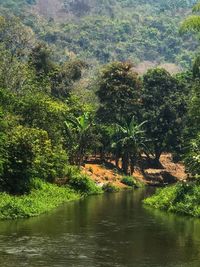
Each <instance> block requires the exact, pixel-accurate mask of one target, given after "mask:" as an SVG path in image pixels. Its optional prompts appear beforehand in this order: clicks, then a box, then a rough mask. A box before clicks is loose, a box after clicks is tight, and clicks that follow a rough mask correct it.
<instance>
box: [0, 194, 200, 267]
mask: <svg viewBox="0 0 200 267" xmlns="http://www.w3.org/2000/svg"><path fill="white" fill-rule="evenodd" d="M147 194H149V192H148V191H146V190H136V191H134V192H123V193H117V194H106V195H100V196H93V197H89V198H86V199H84V200H80V201H76V202H72V203H68V204H67V205H64V206H62V207H60V208H59V209H57V210H55V211H54V212H52V213H49V214H47V215H42V216H40V217H38V218H33V219H28V220H18V221H10V222H0V266H1V267H22V266H28V267H71V266H74V267H107V266H109V267H126V266H127V267H200V220H196V219H192V218H187V217H180V216H176V215H172V214H166V213H163V212H160V211H155V210H152V209H149V208H146V207H144V206H142V204H141V200H142V199H143V198H144V197H145V196H146V195H147Z"/></svg>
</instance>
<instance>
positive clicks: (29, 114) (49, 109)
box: [16, 91, 69, 143]
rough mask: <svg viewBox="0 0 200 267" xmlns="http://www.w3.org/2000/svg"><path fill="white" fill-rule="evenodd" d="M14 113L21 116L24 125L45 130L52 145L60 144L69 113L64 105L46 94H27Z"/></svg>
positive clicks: (20, 100)
mask: <svg viewBox="0 0 200 267" xmlns="http://www.w3.org/2000/svg"><path fill="white" fill-rule="evenodd" d="M16 111H17V114H18V115H21V116H22V123H23V124H24V125H26V126H28V127H33V128H39V129H42V130H45V131H46V132H48V135H49V137H50V138H51V139H52V141H53V143H60V141H61V138H62V132H63V130H64V121H65V116H66V115H67V114H68V111H69V108H68V106H67V105H66V104H65V103H63V102H61V101H58V100H54V99H52V98H51V97H50V96H48V94H44V93H41V92H37V91H36V92H35V93H34V94H33V92H27V93H26V94H25V95H24V96H23V97H20V99H19V101H18V102H17V104H16Z"/></svg>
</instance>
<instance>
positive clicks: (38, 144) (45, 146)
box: [0, 126, 67, 194]
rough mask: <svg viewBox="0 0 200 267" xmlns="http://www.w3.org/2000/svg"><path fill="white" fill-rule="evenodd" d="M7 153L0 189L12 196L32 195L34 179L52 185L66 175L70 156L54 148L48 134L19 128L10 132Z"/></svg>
mask: <svg viewBox="0 0 200 267" xmlns="http://www.w3.org/2000/svg"><path fill="white" fill-rule="evenodd" d="M6 150H7V154H8V156H7V157H8V158H7V163H6V164H5V166H4V173H3V175H2V177H3V178H1V180H0V187H1V188H2V189H3V190H4V191H7V192H9V193H12V194H24V193H28V192H30V190H31V180H32V179H33V178H34V177H40V178H41V179H43V180H46V181H49V182H52V181H54V179H55V178H56V177H57V176H63V175H64V173H65V166H66V162H67V156H66V153H65V152H64V151H63V150H62V148H60V147H57V148H54V147H53V146H52V144H51V140H50V139H49V138H48V134H47V132H46V131H43V130H39V129H34V128H27V127H23V126H18V127H16V128H14V130H13V131H12V132H11V133H10V135H9V141H8V142H7V147H6Z"/></svg>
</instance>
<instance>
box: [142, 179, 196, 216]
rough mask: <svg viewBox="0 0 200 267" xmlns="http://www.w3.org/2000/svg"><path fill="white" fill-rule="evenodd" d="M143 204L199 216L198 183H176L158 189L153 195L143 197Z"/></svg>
mask: <svg viewBox="0 0 200 267" xmlns="http://www.w3.org/2000/svg"><path fill="white" fill-rule="evenodd" d="M143 202H144V204H145V205H148V206H151V207H153V208H156V209H160V210H164V211H167V212H173V213H177V214H182V215H187V216H192V217H198V218H199V217H200V184H198V183H194V182H191V183H178V184H176V185H173V186H169V187H166V188H164V189H158V190H157V192H156V193H155V195H153V196H151V197H149V198H147V199H145V200H144V201H143Z"/></svg>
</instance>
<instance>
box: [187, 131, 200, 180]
mask: <svg viewBox="0 0 200 267" xmlns="http://www.w3.org/2000/svg"><path fill="white" fill-rule="evenodd" d="M185 163H186V166H187V170H188V172H189V173H190V174H191V175H192V176H194V177H196V178H200V133H198V134H197V136H196V137H195V138H194V139H191V140H190V143H189V147H188V149H187V153H186V154H185Z"/></svg>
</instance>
